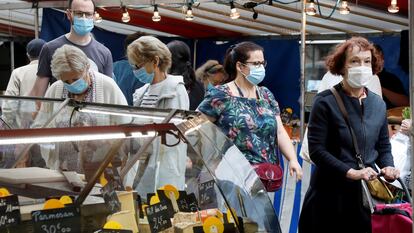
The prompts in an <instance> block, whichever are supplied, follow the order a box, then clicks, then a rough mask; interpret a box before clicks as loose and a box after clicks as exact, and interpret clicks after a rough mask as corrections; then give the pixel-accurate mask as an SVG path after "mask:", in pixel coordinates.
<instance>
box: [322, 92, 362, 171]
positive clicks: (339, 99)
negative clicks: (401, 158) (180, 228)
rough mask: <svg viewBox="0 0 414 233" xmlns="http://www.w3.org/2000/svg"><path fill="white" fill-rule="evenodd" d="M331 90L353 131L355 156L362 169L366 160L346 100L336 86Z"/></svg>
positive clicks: (350, 129)
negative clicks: (350, 119) (360, 149)
mask: <svg viewBox="0 0 414 233" xmlns="http://www.w3.org/2000/svg"><path fill="white" fill-rule="evenodd" d="M330 90H331V92H332V94H333V95H334V96H335V99H336V102H337V104H338V107H339V109H340V110H341V112H342V115H343V117H344V119H345V122H346V124H347V126H348V128H349V131H350V132H351V136H352V144H353V145H354V149H355V157H356V158H357V161H358V166H359V168H360V169H363V168H365V165H364V162H363V161H362V156H361V152H360V151H359V147H358V141H357V138H356V135H355V132H354V129H353V128H352V126H351V123H350V122H349V116H348V112H347V111H346V108H345V105H344V102H343V100H342V98H341V96H340V95H339V93H338V91H337V90H336V89H335V87H332V88H331V89H330Z"/></svg>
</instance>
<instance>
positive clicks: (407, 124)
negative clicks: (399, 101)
mask: <svg viewBox="0 0 414 233" xmlns="http://www.w3.org/2000/svg"><path fill="white" fill-rule="evenodd" d="M400 130H401V133H403V134H405V135H409V134H410V130H411V119H405V120H403V121H402V122H401V128H400Z"/></svg>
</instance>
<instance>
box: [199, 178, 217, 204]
mask: <svg viewBox="0 0 414 233" xmlns="http://www.w3.org/2000/svg"><path fill="white" fill-rule="evenodd" d="M198 196H199V199H198V200H199V204H200V207H201V209H207V208H214V207H217V198H216V191H215V190H214V180H210V181H207V182H204V183H200V184H198Z"/></svg>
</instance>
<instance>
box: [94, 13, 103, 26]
mask: <svg viewBox="0 0 414 233" xmlns="http://www.w3.org/2000/svg"><path fill="white" fill-rule="evenodd" d="M101 22H102V17H101V16H100V15H99V13H98V12H97V11H95V23H101Z"/></svg>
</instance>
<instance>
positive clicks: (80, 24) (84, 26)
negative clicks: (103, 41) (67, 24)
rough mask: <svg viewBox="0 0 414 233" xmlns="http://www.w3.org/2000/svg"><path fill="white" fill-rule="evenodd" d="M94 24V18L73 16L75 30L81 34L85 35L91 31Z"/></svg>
mask: <svg viewBox="0 0 414 233" xmlns="http://www.w3.org/2000/svg"><path fill="white" fill-rule="evenodd" d="M93 26H94V25H93V19H89V18H84V17H76V16H75V17H74V18H73V30H75V32H76V34H78V35H80V36H84V35H86V34H88V33H89V32H91V31H92V29H93Z"/></svg>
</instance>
